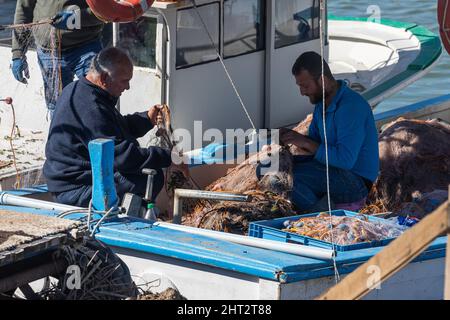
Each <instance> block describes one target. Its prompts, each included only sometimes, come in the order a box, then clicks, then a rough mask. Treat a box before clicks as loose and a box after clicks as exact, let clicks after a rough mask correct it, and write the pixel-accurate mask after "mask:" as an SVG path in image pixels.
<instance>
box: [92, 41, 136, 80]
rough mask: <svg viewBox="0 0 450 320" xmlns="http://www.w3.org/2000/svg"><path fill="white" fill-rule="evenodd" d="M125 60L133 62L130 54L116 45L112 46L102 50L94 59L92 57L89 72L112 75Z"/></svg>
mask: <svg viewBox="0 0 450 320" xmlns="http://www.w3.org/2000/svg"><path fill="white" fill-rule="evenodd" d="M125 61H129V62H130V63H131V59H130V57H129V55H128V54H127V53H126V52H125V51H123V50H121V49H118V48H116V47H110V48H106V49H103V50H102V51H100V52H99V53H98V54H97V55H96V56H95V57H94V59H92V62H91V66H90V69H89V72H93V73H96V74H102V73H104V72H105V73H107V74H108V75H109V76H112V75H113V73H114V71H115V70H116V68H117V67H118V66H120V65H122V64H123V63H124V62H125Z"/></svg>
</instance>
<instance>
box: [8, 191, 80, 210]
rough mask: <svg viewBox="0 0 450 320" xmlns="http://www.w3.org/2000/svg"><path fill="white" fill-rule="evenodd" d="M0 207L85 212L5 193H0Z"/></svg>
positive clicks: (76, 208) (71, 207)
mask: <svg viewBox="0 0 450 320" xmlns="http://www.w3.org/2000/svg"><path fill="white" fill-rule="evenodd" d="M0 205H7V206H21V207H27V208H36V209H44V210H56V211H69V210H85V209H86V208H80V207H74V206H68V205H65V204H60V203H55V202H50V201H43V200H37V199H32V198H26V197H22V196H15V195H12V194H8V193H6V192H2V193H0Z"/></svg>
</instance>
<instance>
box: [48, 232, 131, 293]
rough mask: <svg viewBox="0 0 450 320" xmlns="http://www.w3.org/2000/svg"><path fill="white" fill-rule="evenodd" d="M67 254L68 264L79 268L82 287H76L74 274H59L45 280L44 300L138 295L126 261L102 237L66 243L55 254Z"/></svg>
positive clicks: (59, 255) (62, 255)
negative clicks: (104, 243)
mask: <svg viewBox="0 0 450 320" xmlns="http://www.w3.org/2000/svg"><path fill="white" fill-rule="evenodd" d="M60 257H62V258H64V259H65V260H66V262H67V265H68V266H78V267H79V269H80V276H81V277H80V284H81V287H80V288H79V289H73V287H71V285H70V284H71V283H72V284H73V281H72V280H73V279H71V278H70V277H71V274H69V273H66V274H62V275H60V276H59V278H58V281H57V282H56V283H51V282H50V280H49V279H47V280H46V284H45V287H44V289H43V290H42V291H41V292H40V293H39V295H40V296H41V297H42V299H45V300H120V299H127V298H130V297H136V296H137V293H138V290H137V287H136V285H135V284H134V282H133V280H132V279H131V276H130V272H129V270H128V267H127V266H126V264H125V263H124V262H123V261H122V260H120V258H119V257H118V256H116V255H115V254H114V253H113V252H112V251H111V249H110V248H108V247H106V246H104V245H102V244H101V243H100V242H99V241H96V240H93V241H88V242H86V243H85V244H84V245H78V246H64V247H62V248H61V249H60V250H59V251H58V252H56V255H55V258H60Z"/></svg>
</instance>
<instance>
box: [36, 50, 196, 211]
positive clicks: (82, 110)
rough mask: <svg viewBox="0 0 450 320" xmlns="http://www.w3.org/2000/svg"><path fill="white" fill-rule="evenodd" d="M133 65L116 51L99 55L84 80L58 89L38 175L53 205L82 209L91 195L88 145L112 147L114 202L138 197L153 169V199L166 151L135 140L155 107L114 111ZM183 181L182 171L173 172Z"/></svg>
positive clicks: (153, 115) (152, 121) (167, 157)
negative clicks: (146, 172)
mask: <svg viewBox="0 0 450 320" xmlns="http://www.w3.org/2000/svg"><path fill="white" fill-rule="evenodd" d="M132 76H133V65H132V63H131V60H130V59H129V57H128V56H127V54H126V53H124V52H123V51H121V50H120V49H117V48H108V49H105V50H102V51H101V52H100V53H99V54H98V55H97V56H96V57H95V58H94V59H93V61H92V65H91V69H90V70H89V72H88V74H87V76H86V77H85V78H81V79H80V80H79V81H76V82H73V83H71V84H69V85H68V86H67V87H66V88H64V90H63V92H62V94H61V96H60V98H59V99H58V101H57V108H56V111H55V114H54V118H53V121H52V123H51V126H50V131H49V136H48V142H47V145H46V150H45V154H46V158H47V160H46V162H45V164H44V175H45V177H46V179H47V185H48V189H49V191H50V192H52V193H53V194H54V197H55V199H56V201H58V202H60V203H64V204H69V205H75V206H81V207H87V206H88V204H89V201H90V199H91V193H92V173H91V164H90V159H89V151H88V144H89V141H91V140H94V139H98V138H106V139H112V140H114V141H115V149H114V154H115V159H114V170H115V174H114V179H115V182H116V189H117V193H118V196H119V198H122V197H123V195H124V194H125V193H127V192H131V193H134V194H137V195H140V196H143V195H144V192H145V187H146V177H145V176H143V175H142V173H141V172H142V169H144V168H151V169H156V170H157V172H158V174H157V176H156V177H155V182H154V186H153V199H155V198H156V196H157V194H158V193H159V191H160V190H161V188H162V187H163V181H164V179H163V172H162V170H161V169H162V168H165V167H168V166H170V165H171V152H170V150H166V149H162V148H158V147H149V148H141V147H140V146H139V143H138V142H137V140H136V139H137V138H139V137H142V136H144V135H145V134H146V133H147V132H148V131H149V130H151V129H152V128H153V126H154V125H155V123H156V118H157V115H158V111H159V110H158V108H159V106H154V107H152V108H151V109H150V110H149V111H146V112H141V113H135V114H132V115H127V116H122V115H121V114H120V113H119V111H117V109H116V108H115V106H116V103H117V100H118V98H119V97H120V96H121V94H122V93H123V92H124V91H125V90H128V89H129V88H130V85H129V82H130V80H131V78H132ZM178 168H179V169H182V171H183V172H184V173H185V175H187V174H188V173H187V167H186V166H181V167H180V166H179V167H178Z"/></svg>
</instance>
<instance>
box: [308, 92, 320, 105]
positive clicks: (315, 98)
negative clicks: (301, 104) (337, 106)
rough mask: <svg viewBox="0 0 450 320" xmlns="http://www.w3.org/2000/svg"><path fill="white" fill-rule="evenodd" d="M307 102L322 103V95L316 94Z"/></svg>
mask: <svg viewBox="0 0 450 320" xmlns="http://www.w3.org/2000/svg"><path fill="white" fill-rule="evenodd" d="M309 101H311V103H312V104H318V103H320V102H322V101H323V94H317V95H314V96H310V97H309Z"/></svg>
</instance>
